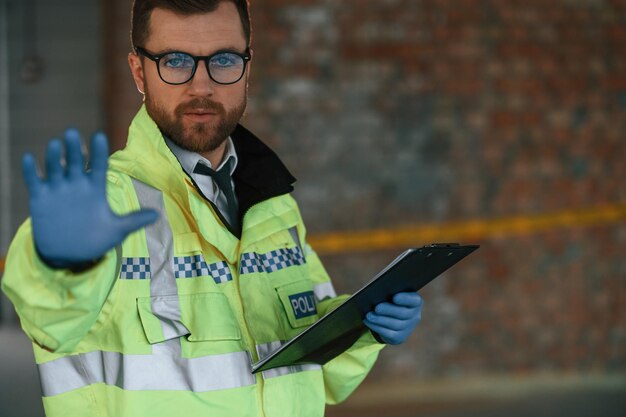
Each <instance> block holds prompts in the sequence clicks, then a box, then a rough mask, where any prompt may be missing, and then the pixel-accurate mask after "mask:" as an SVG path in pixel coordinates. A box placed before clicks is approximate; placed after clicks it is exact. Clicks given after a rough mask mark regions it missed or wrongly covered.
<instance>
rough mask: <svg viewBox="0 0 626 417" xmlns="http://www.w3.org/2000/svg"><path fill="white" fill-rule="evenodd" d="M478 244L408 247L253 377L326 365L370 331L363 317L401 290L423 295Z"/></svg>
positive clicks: (266, 361) (258, 365)
mask: <svg viewBox="0 0 626 417" xmlns="http://www.w3.org/2000/svg"><path fill="white" fill-rule="evenodd" d="M478 248H479V245H460V244H458V243H434V244H431V245H426V246H424V247H421V248H413V249H408V250H406V251H405V252H403V253H402V254H400V255H399V256H398V257H397V258H396V259H395V260H394V261H393V262H391V263H390V264H389V265H387V266H386V267H385V268H384V269H383V270H382V271H381V272H379V273H378V274H377V275H376V276H375V277H374V278H373V279H372V280H371V281H370V282H369V283H367V284H366V285H365V286H363V287H362V288H361V289H360V290H358V291H357V292H355V293H354V294H353V295H352V296H350V298H348V299H347V300H346V301H344V302H343V303H342V304H341V305H340V306H339V307H337V308H335V309H334V310H333V311H331V312H330V313H328V314H326V315H325V316H324V317H322V318H320V319H319V320H318V321H316V322H315V323H313V324H312V325H310V326H309V327H307V328H306V329H305V330H304V331H302V333H300V334H298V335H297V336H295V337H294V338H293V339H291V340H289V341H288V342H286V343H285V344H283V345H282V346H281V347H280V348H278V349H276V350H275V351H273V352H272V353H270V354H269V355H267V356H266V357H264V358H263V359H261V360H259V361H258V362H256V363H255V364H253V365H252V373H257V372H261V371H266V370H268V369H272V368H277V367H281V366H289V365H304V364H319V365H323V364H325V363H326V362H328V361H330V360H331V359H333V358H335V357H336V356H337V355H339V354H341V353H342V352H344V351H345V350H347V349H348V348H349V347H350V346H352V344H354V342H355V341H356V340H357V339H358V338H359V337H360V336H361V335H362V334H363V333H364V332H365V331H366V330H367V327H365V325H364V324H363V318H364V317H365V314H367V313H368V312H369V311H371V310H372V309H373V308H374V306H376V305H377V304H378V303H381V302H383V301H390V300H391V297H392V296H393V295H394V294H396V293H398V292H403V291H419V290H420V289H421V288H423V287H424V286H425V285H426V284H428V283H429V282H430V281H432V280H433V279H435V278H437V277H438V276H439V275H440V274H441V273H442V272H444V271H445V270H447V269H448V268H450V267H451V266H453V265H454V264H456V263H457V262H459V261H460V260H461V259H463V258H465V257H466V256H467V255H469V254H470V253H472V252H474V251H475V250H476V249H478Z"/></svg>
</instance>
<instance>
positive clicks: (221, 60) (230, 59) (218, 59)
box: [211, 54, 237, 67]
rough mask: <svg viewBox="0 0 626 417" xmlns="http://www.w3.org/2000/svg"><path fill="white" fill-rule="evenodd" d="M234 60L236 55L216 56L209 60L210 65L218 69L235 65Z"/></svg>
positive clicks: (235, 61)
mask: <svg viewBox="0 0 626 417" xmlns="http://www.w3.org/2000/svg"><path fill="white" fill-rule="evenodd" d="M236 58H237V57H236V55H232V54H224V55H218V56H215V57H213V58H212V59H211V64H213V65H216V66H219V67H230V66H233V65H237V60H236Z"/></svg>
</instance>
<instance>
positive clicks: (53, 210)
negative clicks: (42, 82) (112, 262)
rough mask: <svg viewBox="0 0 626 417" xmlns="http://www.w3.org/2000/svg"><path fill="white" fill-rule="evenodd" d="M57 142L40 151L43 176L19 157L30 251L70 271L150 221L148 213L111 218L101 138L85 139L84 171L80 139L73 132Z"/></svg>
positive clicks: (29, 161)
mask: <svg viewBox="0 0 626 417" xmlns="http://www.w3.org/2000/svg"><path fill="white" fill-rule="evenodd" d="M65 155H66V158H65V160H66V164H65V166H63V164H62V162H61V161H62V144H61V141H60V140H58V139H53V140H52V141H50V143H49V144H48V150H47V153H46V171H47V175H46V178H45V179H43V178H40V177H39V175H38V174H37V166H36V162H35V159H34V158H33V156H32V155H31V154H26V155H24V157H23V159H22V170H23V175H24V180H25V181H26V186H27V188H28V194H29V205H30V214H31V221H32V230H33V238H34V241H35V248H36V249H37V252H38V254H39V256H40V257H41V259H42V260H43V261H44V262H45V263H46V264H48V265H49V266H51V267H53V268H59V269H60V268H75V267H79V268H80V267H81V266H83V265H88V264H90V263H93V262H95V261H97V260H99V259H101V258H102V257H103V256H104V255H105V254H106V253H107V252H108V251H109V250H110V249H112V248H114V247H115V246H117V245H119V244H120V243H121V242H122V241H123V240H124V239H125V238H126V236H128V235H129V234H130V233H132V232H134V231H135V230H137V229H140V228H142V227H145V226H146V225H148V224H150V223H153V222H154V221H156V219H157V217H158V214H157V213H156V212H155V211H153V210H141V211H137V212H134V213H131V214H129V215H126V216H117V215H116V214H115V213H113V211H111V208H110V207H109V203H108V201H107V199H106V172H107V166H108V145H107V138H106V136H105V135H104V134H102V133H96V134H95V135H94V136H93V138H92V141H91V157H90V167H91V170H90V171H85V164H84V160H83V154H82V151H81V138H80V134H79V133H78V131H77V130H76V129H69V130H67V131H66V132H65Z"/></svg>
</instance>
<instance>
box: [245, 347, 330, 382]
mask: <svg viewBox="0 0 626 417" xmlns="http://www.w3.org/2000/svg"><path fill="white" fill-rule="evenodd" d="M284 343H285V342H283V341H280V340H277V341H275V342H270V343H264V344H261V345H257V346H256V351H257V353H258V354H259V358H261V359H263V358H264V357H266V356H267V355H269V354H270V353H272V352H273V351H275V350H276V349H278V348H279V347H281V346H282V345H283V344H284ZM320 369H322V366H321V365H316V364H307V365H291V366H281V367H280V368H274V369H269V370H267V371H263V372H261V373H262V374H263V378H264V379H269V378H275V377H277V376H283V375H289V374H295V373H297V372H304V371H317V370H320Z"/></svg>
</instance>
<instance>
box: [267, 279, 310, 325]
mask: <svg viewBox="0 0 626 417" xmlns="http://www.w3.org/2000/svg"><path fill="white" fill-rule="evenodd" d="M276 292H277V294H278V298H279V299H280V302H281V304H282V306H283V310H284V313H285V315H286V316H287V320H288V321H289V324H290V325H291V328H292V329H297V328H301V327H304V326H309V325H311V324H313V323H314V322H315V321H317V319H318V318H319V315H318V313H317V305H316V303H315V295H314V293H313V283H312V282H311V281H310V280H308V279H303V280H299V281H295V282H291V283H288V284H284V285H280V286H278V287H276Z"/></svg>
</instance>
